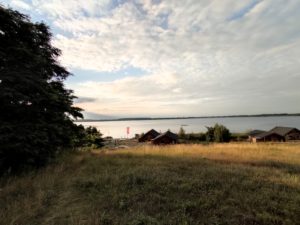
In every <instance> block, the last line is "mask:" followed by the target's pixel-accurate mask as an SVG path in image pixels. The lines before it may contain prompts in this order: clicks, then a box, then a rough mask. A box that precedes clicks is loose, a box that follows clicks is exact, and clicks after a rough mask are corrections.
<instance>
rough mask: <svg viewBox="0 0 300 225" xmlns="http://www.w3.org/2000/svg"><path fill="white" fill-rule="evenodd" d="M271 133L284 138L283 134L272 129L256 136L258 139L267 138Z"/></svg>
mask: <svg viewBox="0 0 300 225" xmlns="http://www.w3.org/2000/svg"><path fill="white" fill-rule="evenodd" d="M270 135H275V136H278V137H281V138H283V135H280V134H277V133H275V132H272V131H268V132H264V133H261V134H258V135H256V136H255V137H256V139H262V138H266V137H268V136H270Z"/></svg>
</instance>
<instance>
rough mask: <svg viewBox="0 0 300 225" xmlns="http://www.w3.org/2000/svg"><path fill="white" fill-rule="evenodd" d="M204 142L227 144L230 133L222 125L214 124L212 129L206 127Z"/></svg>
mask: <svg viewBox="0 0 300 225" xmlns="http://www.w3.org/2000/svg"><path fill="white" fill-rule="evenodd" d="M206 128H207V132H206V140H207V141H208V142H229V141H230V138H231V134H230V131H229V130H228V129H227V128H226V127H225V126H223V125H220V124H215V126H214V127H206Z"/></svg>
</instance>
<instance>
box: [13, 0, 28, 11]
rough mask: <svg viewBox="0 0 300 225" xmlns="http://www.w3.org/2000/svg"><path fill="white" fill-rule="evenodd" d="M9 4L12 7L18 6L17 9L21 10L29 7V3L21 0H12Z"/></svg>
mask: <svg viewBox="0 0 300 225" xmlns="http://www.w3.org/2000/svg"><path fill="white" fill-rule="evenodd" d="M11 5H12V6H13V7H16V8H18V9H23V10H30V9H31V6H30V5H29V4H27V3H26V2H24V1H21V0H12V1H11Z"/></svg>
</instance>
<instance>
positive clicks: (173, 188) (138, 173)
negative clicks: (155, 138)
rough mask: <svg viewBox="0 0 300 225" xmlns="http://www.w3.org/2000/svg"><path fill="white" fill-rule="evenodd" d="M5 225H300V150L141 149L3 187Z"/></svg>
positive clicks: (89, 158)
mask: <svg viewBox="0 0 300 225" xmlns="http://www.w3.org/2000/svg"><path fill="white" fill-rule="evenodd" d="M0 206H1V208H0V224H3V225H4V224H5V225H8V224H11V225H12V224H15V225H29V224H30V225H35V224H47V225H48V224H53V225H54V224H55V225H60V224H74V225H79V224H80V225H81V224H82V225H85V224H86V225H96V224H99V225H100V224H122V225H123V224H124V225H126V224H128V225H143V224H151V225H154V224H166V225H167V224H178V225H179V224H181V225H186V224H192V225H194V224H245V225H246V224H247V225H249V224H291V225H292V224H293V225H295V224H300V207H299V206H300V144H287V143H278V144H242V143H239V144H215V145H175V146H163V147H162V146H148V145H146V146H138V147H131V148H128V149H121V150H113V151H111V150H105V151H99V150H94V151H91V152H80V153H76V154H72V155H68V156H65V158H63V159H61V160H60V161H59V162H57V163H55V164H53V165H50V166H49V167H47V168H45V169H42V170H40V171H38V172H32V173H31V174H25V175H22V176H18V177H10V178H1V179H0Z"/></svg>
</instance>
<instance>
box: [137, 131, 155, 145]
mask: <svg viewBox="0 0 300 225" xmlns="http://www.w3.org/2000/svg"><path fill="white" fill-rule="evenodd" d="M159 135H160V133H158V132H157V131H156V130H154V129H151V130H149V131H148V132H147V133H145V134H144V135H142V136H141V137H140V138H139V142H146V141H151V140H152V139H154V138H156V137H157V136H159Z"/></svg>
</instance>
